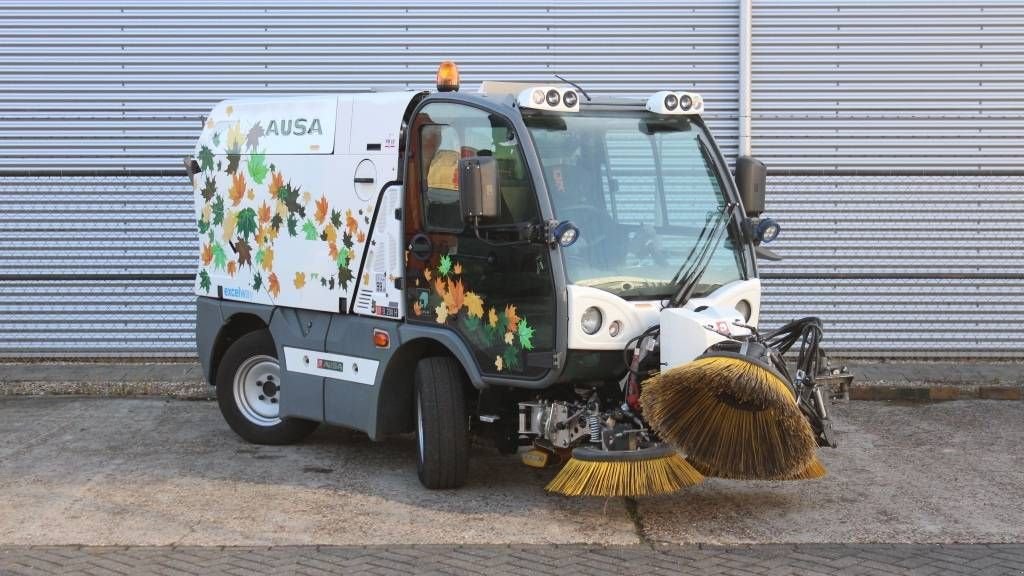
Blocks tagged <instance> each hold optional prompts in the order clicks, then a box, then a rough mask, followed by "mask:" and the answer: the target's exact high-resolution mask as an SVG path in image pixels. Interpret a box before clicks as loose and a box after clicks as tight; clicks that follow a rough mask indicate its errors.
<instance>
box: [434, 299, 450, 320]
mask: <svg viewBox="0 0 1024 576" xmlns="http://www.w3.org/2000/svg"><path fill="white" fill-rule="evenodd" d="M434 314H436V315H437V317H436V318H435V320H436V321H437V323H438V324H444V323H445V322H446V321H447V320H448V307H447V306H445V304H444V302H441V303H440V304H438V305H437V307H435V308H434Z"/></svg>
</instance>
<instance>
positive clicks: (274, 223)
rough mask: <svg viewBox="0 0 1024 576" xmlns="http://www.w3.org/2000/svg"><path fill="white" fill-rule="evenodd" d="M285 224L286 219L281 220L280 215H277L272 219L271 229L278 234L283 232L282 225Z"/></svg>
mask: <svg viewBox="0 0 1024 576" xmlns="http://www.w3.org/2000/svg"><path fill="white" fill-rule="evenodd" d="M283 223H284V219H283V218H281V215H280V214H277V213H275V214H274V217H273V218H271V219H270V227H271V228H273V229H274V230H277V231H278V232H280V231H281V224H283Z"/></svg>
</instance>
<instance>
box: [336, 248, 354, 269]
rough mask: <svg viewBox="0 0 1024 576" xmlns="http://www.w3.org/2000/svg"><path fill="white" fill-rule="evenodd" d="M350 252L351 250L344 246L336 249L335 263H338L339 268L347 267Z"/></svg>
mask: <svg viewBox="0 0 1024 576" xmlns="http://www.w3.org/2000/svg"><path fill="white" fill-rule="evenodd" d="M351 254H352V252H351V251H350V250H349V249H348V248H346V247H344V246H342V247H341V250H338V260H337V264H338V267H339V268H346V267H348V259H349V256H351Z"/></svg>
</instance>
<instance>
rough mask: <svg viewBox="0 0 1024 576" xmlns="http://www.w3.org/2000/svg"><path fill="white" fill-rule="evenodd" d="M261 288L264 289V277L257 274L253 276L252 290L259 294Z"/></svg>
mask: <svg viewBox="0 0 1024 576" xmlns="http://www.w3.org/2000/svg"><path fill="white" fill-rule="evenodd" d="M261 287H263V276H260V273H259V272H257V273H255V274H253V275H252V289H253V290H256V291H257V292H259V290H260V288H261Z"/></svg>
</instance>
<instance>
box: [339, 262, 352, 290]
mask: <svg viewBox="0 0 1024 576" xmlns="http://www.w3.org/2000/svg"><path fill="white" fill-rule="evenodd" d="M351 281H352V271H351V270H349V269H348V268H342V267H339V268H338V284H341V289H342V290H348V283H349V282H351Z"/></svg>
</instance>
